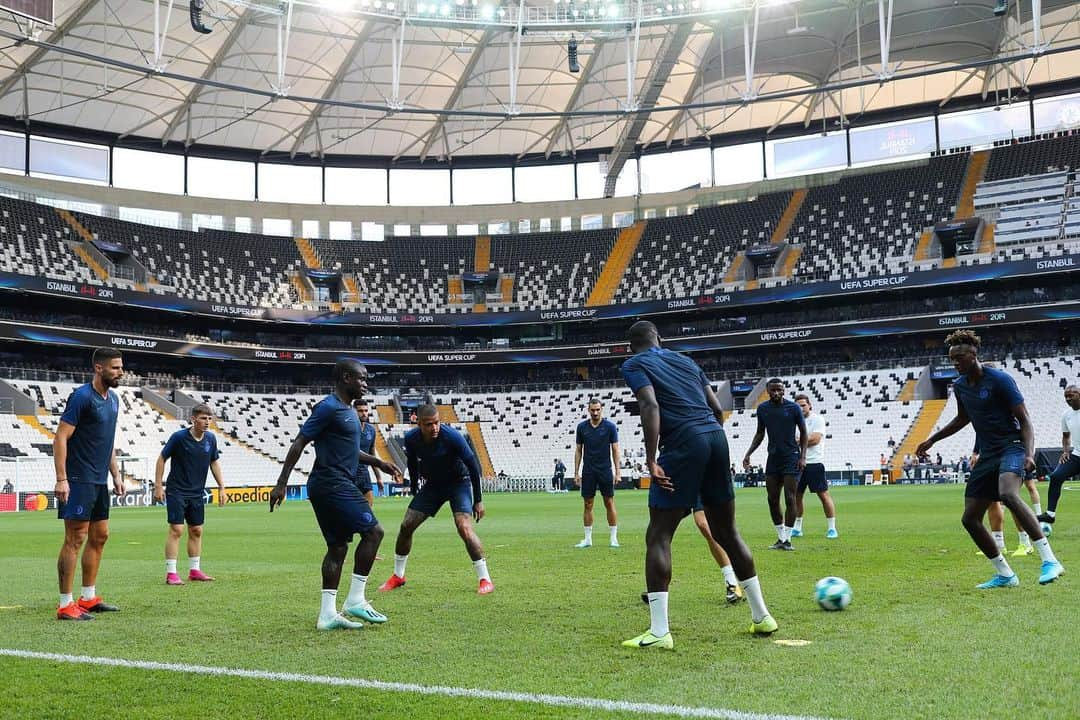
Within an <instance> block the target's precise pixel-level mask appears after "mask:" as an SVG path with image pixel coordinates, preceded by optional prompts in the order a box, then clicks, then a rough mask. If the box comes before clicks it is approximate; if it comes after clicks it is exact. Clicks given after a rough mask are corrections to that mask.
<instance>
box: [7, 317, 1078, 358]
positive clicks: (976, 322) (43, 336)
mask: <svg viewBox="0 0 1080 720" xmlns="http://www.w3.org/2000/svg"><path fill="white" fill-rule="evenodd" d="M1068 318H1080V301H1069V302H1059V303H1056V304H1052V305H1029V306H1021V307H1009V308H990V309H986V310H977V311H957V312H950V313H933V314H928V315H913V316H907V317H901V318H890V319H882V320H865V321H863V320H860V321H851V322H842V323H834V324H831V325H806V326H797V327H785V328H776V329H765V330H746V331H736V332H725V333H716V334H712V335H703V336H700V337H687V338H679V339H675V340H669V341H667V342H665V347H667V348H669V349H671V350H676V351H680V352H701V351H706V350H727V349H731V348H741V347H760V346H761V345H763V344H764V345H783V344H785V343H793V342H816V341H822V340H844V339H848V338H857V337H868V336H886V335H903V334H907V333H920V332H927V331H937V330H941V329H942V328H948V327H958V326H966V327H995V326H1006V325H1013V324H1029V323H1039V322H1061V321H1062V320H1066V319H1068ZM0 338H3V339H9V340H20V341H29V342H39V343H45V344H51V345H64V346H75V347H78V346H82V347H101V346H112V347H118V348H120V349H123V350H136V351H140V352H148V353H159V354H166V355H177V356H187V357H204V358H205V357H213V358H215V359H218V360H234V361H250V362H259V363H266V362H281V363H303V364H309V365H310V364H322V365H333V364H334V363H336V362H337V361H338V359H339V358H340V357H341V351H339V350H308V349H304V350H293V349H281V348H261V347H253V346H250V345H225V344H218V343H205V342H190V341H186V340H180V339H176V338H157V337H146V336H137V335H129V334H125V333H116V332H99V331H96V330H84V329H72V328H67V327H54V326H50V325H34V324H29V323H22V322H12V321H0ZM355 352H356V353H357V355H358V356H360V357H362V358H363V359H365V361H367V362H377V363H379V364H380V365H383V366H393V365H406V366H440V367H447V366H456V365H487V364H499V363H525V362H559V361H565V360H598V359H601V358H608V359H617V358H620V357H627V356H628V355H629V353H630V348H629V346H628V345H627V344H626V343H622V342H620V343H608V344H594V345H574V346H570V347H553V348H536V349H532V348H507V349H501V350H470V351H458V350H455V351H451V352H447V351H439V352H417V351H394V350H362V351H361V350H357V351H355Z"/></svg>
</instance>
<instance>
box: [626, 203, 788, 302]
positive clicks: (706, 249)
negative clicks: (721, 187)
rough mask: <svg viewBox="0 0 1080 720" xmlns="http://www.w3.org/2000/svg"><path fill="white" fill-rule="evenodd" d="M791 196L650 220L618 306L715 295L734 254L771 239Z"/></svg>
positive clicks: (630, 268) (700, 209)
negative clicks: (641, 301) (708, 294)
mask: <svg viewBox="0 0 1080 720" xmlns="http://www.w3.org/2000/svg"><path fill="white" fill-rule="evenodd" d="M790 199H791V193H771V194H767V195H761V196H759V197H757V198H755V199H754V200H751V201H750V202H745V203H733V204H728V205H717V206H713V207H703V208H698V209H697V211H696V212H694V214H693V215H689V216H680V217H671V218H657V219H654V220H649V222H648V225H646V227H645V233H644V234H643V236H642V238H641V241H640V242H639V243H638V248H637V252H636V253H635V254H634V258H633V260H632V261H631V263H630V266H629V267H628V268H627V269H626V274H625V275H624V276H623V279H622V282H621V283H620V284H619V289H618V291H617V292H616V294H615V301H616V302H619V303H625V302H637V301H640V300H656V299H664V298H675V297H686V296H690V295H702V294H707V293H711V292H715V291H717V290H719V289H720V288H721V287H722V286H723V284H724V274H725V273H726V272H727V270H728V268H729V267H731V263H732V261H733V260H734V259H735V256H736V255H738V254H739V252H741V251H743V250H745V249H746V248H748V247H750V246H753V245H757V244H760V243H764V242H768V241H769V239H770V238H771V237H772V233H773V230H774V228H775V227H776V223H777V222H778V221H779V219H780V216H781V215H783V213H784V208H786V207H787V204H788V201H789V200H790Z"/></svg>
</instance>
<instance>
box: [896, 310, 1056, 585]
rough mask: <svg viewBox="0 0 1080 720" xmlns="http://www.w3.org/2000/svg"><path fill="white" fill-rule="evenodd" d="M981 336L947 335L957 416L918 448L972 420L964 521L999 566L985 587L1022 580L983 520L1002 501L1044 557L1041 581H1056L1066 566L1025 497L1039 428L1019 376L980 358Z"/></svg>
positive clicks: (922, 452)
mask: <svg viewBox="0 0 1080 720" xmlns="http://www.w3.org/2000/svg"><path fill="white" fill-rule="evenodd" d="M979 344H980V340H979V336H978V335H976V334H975V333H974V332H972V331H971V330H957V331H955V332H953V333H952V334H950V335H949V336H948V338H946V340H945V345H946V346H947V347H948V348H949V360H950V361H952V364H953V367H955V368H956V371H957V372H958V373H959V377H957V378H956V380H954V381H953V384H952V388H953V394H954V395H955V396H956V417H955V418H953V419H952V420H951V421H950V422H949V424H948V425H946V426H945V427H943V428H941V430H939V431H937V432H936V433H934V434H933V435H931V436H930V437H929V438H927V439H926V440H924V441H923V442H921V443H919V447H918V448H917V449H916V453H917V454H918V456H919V457H920V458H926V457H927V456H928V454H929V452H930V448H931V447H933V445H934V443H936V442H937V441H939V440H942V439H944V438H947V437H949V436H950V435H953V434H955V433H956V432H958V431H959V430H960V429H961V428H963V427H964V426H965V425H967V424H968V423H969V422H970V423H971V425H972V427H973V428H974V429H975V445H976V447H977V448H978V451H979V459H978V462H977V463H975V467H974V468H972V470H971V475H970V476H969V478H968V483H967V490H966V491H965V492H964V514H963V518H962V522H963V524H964V528H965V529H966V530H967V531H968V534H969V535H970V536H971V539H972V540H974V541H975V544H976V545H978V546H979V549H980V550H982V551H983V553H984V554H985V555H986V557H988V558H990V562H991V563H992V564H993V566H994V571H995V574H994V576H993V577H992V578H990V579H989V580H988V581H986V582H985V583H982V584H981V585H979V588H980V589H989V588H997V587H1013V586H1016V585H1019V584H1020V580H1019V578H1017V577H1016V573H1014V572H1013V570H1012V568H1011V567H1009V563H1008V561H1006V560H1005V558H1004V557H1003V556H1002V554H1001V552H1000V550H999V549H998V547H997V545H996V544H995V543H994V539H993V537H991V535H990V533H989V532H987V530H986V528H985V527H984V526H983V516H984V515H985V514H986V511H987V508H989V506H990V504H991V503H993V502H996V501H999V500H1000V501H1001V503H1002V504H1003V505H1005V507H1007V508H1008V509H1009V511H1010V512H1011V513H1012V514H1013V517H1015V518H1016V520H1017V522H1019V523H1020V525H1021V526H1022V527H1023V529H1024V530H1025V531H1027V533H1028V535H1029V536H1030V537H1031V539H1032V540H1033V541H1034V542H1033V544H1034V546H1035V549H1036V550H1038V551H1039V557H1040V558H1042V574H1041V575H1040V576H1039V584H1041V585H1045V584H1046V583H1050V582H1053V581H1054V580H1056V579H1057V578H1058V576H1059V575H1061V574H1062V573H1063V572H1064V571H1065V569H1064V568H1063V567H1062V565H1061V563H1060V562H1058V560H1057V558H1055V557H1054V552H1053V551H1052V550H1051V549H1050V543H1049V542H1048V541H1047V539H1046V538H1045V537H1043V533H1042V530H1041V529H1040V528H1039V521H1038V520H1037V519H1036V518H1035V513H1033V512H1032V511H1031V508H1029V507H1028V506H1027V505H1026V504H1025V503H1024V502H1023V501H1022V500H1021V499H1020V493H1019V490H1020V482H1021V479H1022V478H1023V476H1024V471H1025V470H1032V469H1034V467H1035V460H1034V453H1035V433H1034V431H1033V430H1032V428H1031V420H1030V418H1029V417H1028V412H1027V407H1026V406H1025V405H1024V397H1023V396H1022V395H1021V394H1020V390H1019V389H1018V388H1017V387H1016V382H1015V381H1014V380H1013V379H1012V378H1011V377H1009V375H1008V374H1007V373H1005V372H1004V371H1002V370H998V369H997V368H991V367H985V366H983V365H982V363H980V362H979V357H978V353H979Z"/></svg>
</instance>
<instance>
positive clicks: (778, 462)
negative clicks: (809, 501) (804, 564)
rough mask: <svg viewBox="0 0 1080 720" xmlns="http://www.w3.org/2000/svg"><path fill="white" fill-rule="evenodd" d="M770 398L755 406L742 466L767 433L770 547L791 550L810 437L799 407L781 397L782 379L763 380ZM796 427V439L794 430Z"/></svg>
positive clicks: (782, 392)
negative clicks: (751, 436)
mask: <svg viewBox="0 0 1080 720" xmlns="http://www.w3.org/2000/svg"><path fill="white" fill-rule="evenodd" d="M765 390H766V391H767V392H768V393H769V399H768V400H766V401H765V402H763V403H761V404H760V405H758V407H757V421H758V422H757V432H756V433H755V434H754V439H753V441H752V442H751V443H750V449H749V450H747V451H746V456H745V457H744V458H743V468H744V469H746V470H749V469H750V456H751V455H753V454H754V451H755V450H757V448H758V445H761V441H762V440H763V439H764V437H765V432H766V431H768V433H769V458H768V460H766V461H765V490H766V492H767V493H768V496H769V514H770V515H772V521H773V525H774V526H775V527H776V536H777V540H776V542H775V543H774V544H773V545H772V546H771V548H772V549H773V550H794V548H793V547H792V546H791V531H792V528H794V527H795V516H796V494H797V492H798V484H797V482H796V478H797V477H798V476H799V473H801V472H802V471H803V470H804V469H805V468H806V448H807V443H808V442H809V437H808V436H807V433H806V420H805V419H804V418H803V412H802V409H801V408H800V407H799V406H798V405H796V404H795V403H793V402H791V401H790V400H785V399H784V381H783V380H781V379H780V378H772V379H771V380H769V382H767V383H766V384H765ZM796 428H797V429H798V430H799V441H798V442H795V430H796ZM781 489H783V491H784V512H783V514H782V515H781V513H780V490H781Z"/></svg>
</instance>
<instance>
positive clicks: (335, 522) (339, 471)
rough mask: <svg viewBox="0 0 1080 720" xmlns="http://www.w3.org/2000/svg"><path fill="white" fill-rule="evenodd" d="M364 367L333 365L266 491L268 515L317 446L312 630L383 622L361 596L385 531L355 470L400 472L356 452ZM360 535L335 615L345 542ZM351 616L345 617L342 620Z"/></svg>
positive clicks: (312, 480) (311, 483)
mask: <svg viewBox="0 0 1080 720" xmlns="http://www.w3.org/2000/svg"><path fill="white" fill-rule="evenodd" d="M367 379H368V371H367V368H366V367H364V366H363V365H361V364H360V363H359V362H357V361H355V360H351V359H345V360H338V362H337V363H336V364H335V365H334V392H333V393H332V394H330V395H327V396H326V397H325V398H323V399H322V400H320V401H319V402H318V404H316V405H315V408H314V409H313V410H312V411H311V415H310V416H309V417H308V419H307V421H306V422H305V423H304V425H303V426H302V427H301V428H300V434H299V435H297V437H296V439H295V440H294V441H293V443H292V446H290V447H289V452H288V454H287V455H286V456H285V463H284V467H282V468H281V475H280V476H279V477H278V480H277V485H276V486H275V487H274V489H273V490H271V491H270V512H274V508H275V507H277V506H278V505H280V504H281V503H282V501H283V500H285V488H286V486H287V484H288V482H289V474H290V473H291V472H292V469H293V467H294V466H295V465H296V463H297V462H298V461H299V460H300V455H301V454H303V452H304V448H305V447H306V446H307V444H308V443H310V442H314V443H315V464H314V466H313V467H312V469H311V473H310V474H309V475H308V481H307V489H308V499H309V500H310V501H311V508H312V510H314V511H315V519H316V520H318V523H319V529H320V530H322V534H323V538H324V539H325V540H326V556H325V557H324V558H323V563H322V606H321V608H320V610H319V619H318V622H317V623H316V627H317V628H318V629H319V630H335V629H338V628H349V629H357V628H361V627H363V625H361V624H360V623H357V622H353V621H352V620H350V619H349V617H354V618H360V619H362V620H366V621H367V622H370V623H384V622H386V616H385V615H383V614H382V613H380V612H379V611H377V610H376V609H375V608H373V607H371V603H369V602H368V601H367V597H366V595H365V592H366V589H367V579H368V574H369V573H370V572H371V565H372V563H374V562H375V554H376V553H377V552H378V550H379V543H381V542H382V539H383V529H382V526H381V525H379V521H378V520H377V519H376V518H375V514H374V513H372V512H371V506H370V505H368V503H367V500H365V499H364V496H363V495H361V494H360V490H359V489H358V488H357V487H356V468H357V466H358V465H359V464H360V463H361V462H363V463H366V464H368V465H372V466H375V467H378V468H379V469H381V470H382V471H384V472H387V473H390V474H392V475H394V476H395V477H398V478H400V477H401V470H399V469H398V468H397V467H396V466H395V465H392V464H390V463H387V462H383V461H382V460H380V459H379V458H377V457H373V456H371V455H367V454H365V453H362V452H360V418H359V417H357V415H356V410H354V409H353V406H352V404H353V402H354V401H355V400H358V399H359V398H361V397H363V396H364V394H365V393H366V392H367V389H368V385H367ZM357 533H359V534H360V542H359V543H358V544H357V546H356V554H355V555H354V558H353V576H352V583H351V585H350V586H349V594H348V596H347V597H346V598H345V602H344V604H343V605H342V611H341V612H340V613H339V612H338V611H337V590H338V583H339V582H340V581H341V569H342V566H343V565H344V564H345V557H346V555H347V554H348V552H349V542H350V541H351V540H352V538H353V535H354V534H357ZM346 616H349V617H346Z"/></svg>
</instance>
